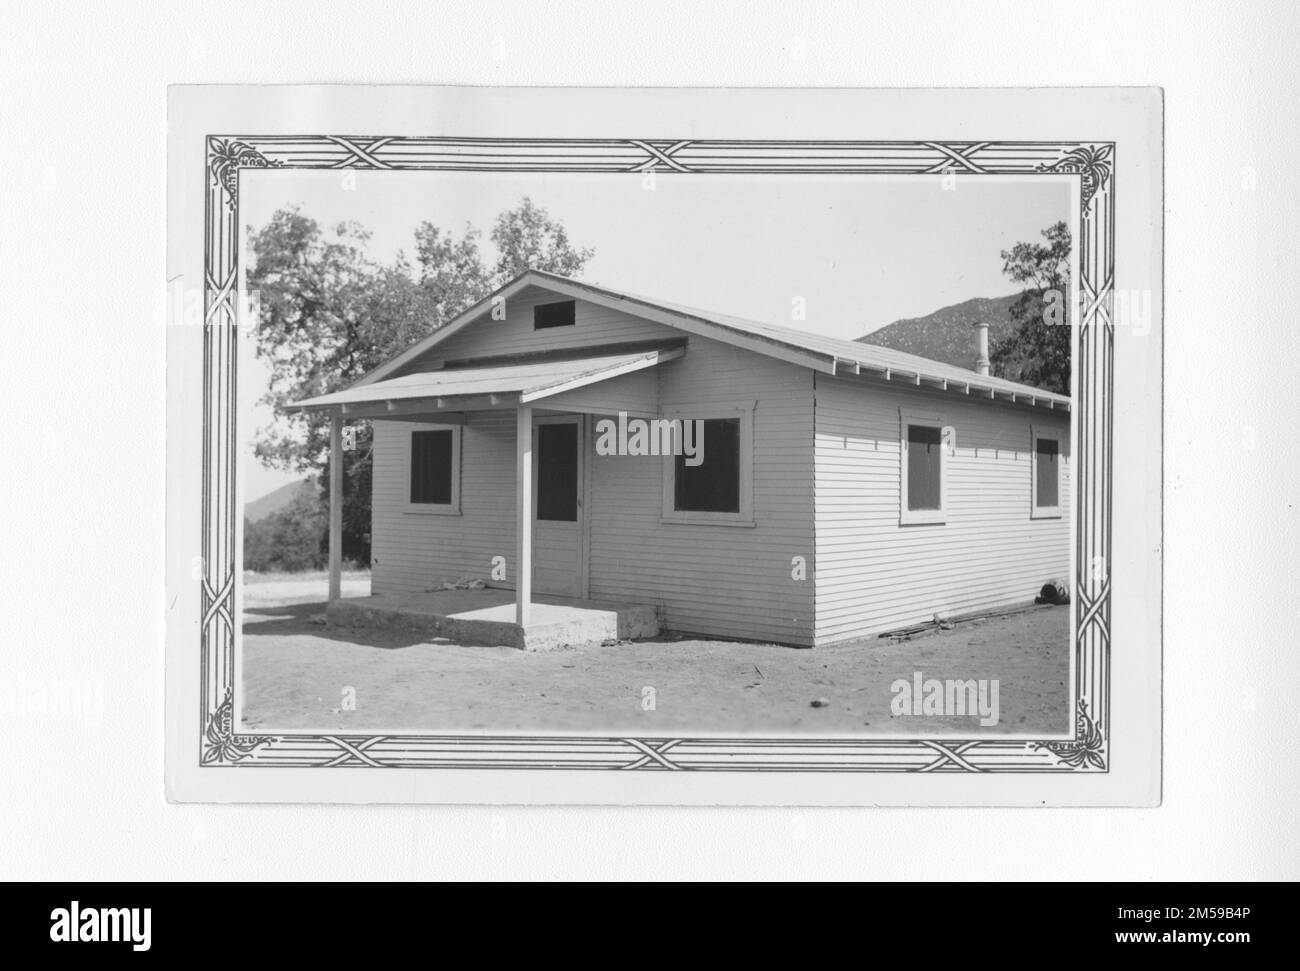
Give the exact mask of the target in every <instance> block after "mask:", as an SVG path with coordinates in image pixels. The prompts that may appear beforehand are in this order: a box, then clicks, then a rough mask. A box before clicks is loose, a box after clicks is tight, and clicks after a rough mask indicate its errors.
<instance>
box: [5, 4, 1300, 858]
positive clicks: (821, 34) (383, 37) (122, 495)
mask: <svg viewBox="0 0 1300 971" xmlns="http://www.w3.org/2000/svg"><path fill="white" fill-rule="evenodd" d="M1188 6H1189V5H1187V4H1182V5H1177V6H1176V7H1175V6H1173V5H1171V6H1170V9H1169V10H1168V11H1165V10H1162V9H1161V7H1160V6H1158V5H1156V4H1141V5H1140V4H1135V3H1132V2H1130V3H1124V4H1114V5H1112V4H1105V3H1092V4H1087V5H1082V4H1069V5H1064V4H1062V5H1056V4H1048V3H1043V2H1041V0H1040V2H1037V3H1033V4H1025V5H1013V4H989V3H986V4H965V5H960V6H959V5H951V6H948V5H944V4H935V3H929V4H925V5H910V6H907V7H904V6H903V5H886V4H873V5H871V6H870V7H869V8H868V7H862V8H861V9H859V6H858V5H852V6H849V5H845V6H843V7H839V6H831V5H819V6H816V7H811V6H809V7H798V6H796V5H792V4H781V5H776V4H770V5H755V4H745V5H734V6H733V5H726V4H711V5H709V6H708V7H704V6H702V5H700V4H698V3H697V4H683V5H681V6H680V7H677V6H671V5H662V6H661V5H656V4H653V3H638V4H636V5H633V6H629V7H626V8H624V7H618V8H614V6H613V5H610V4H601V5H595V6H593V7H592V8H591V9H584V8H582V7H580V6H579V5H571V6H569V7H566V8H565V10H566V12H565V13H563V14H561V13H557V12H556V10H555V9H554V8H552V7H550V5H548V6H547V7H545V8H536V9H535V8H533V7H524V6H522V5H515V4H503V5H493V4H487V3H481V2H480V3H473V4H467V5H465V6H464V7H463V8H450V7H447V8H444V7H442V6H441V5H433V4H429V3H421V4H411V5H407V6H401V5H395V4H390V5H385V6H384V8H383V9H384V10H385V11H390V13H388V14H386V15H385V17H383V18H380V17H378V16H376V14H375V13H372V12H371V11H370V9H369V8H368V7H362V6H347V7H344V6H340V7H337V8H333V9H334V11H335V12H332V13H330V12H326V11H328V10H330V9H331V8H328V7H323V6H321V7H317V6H311V7H308V6H306V5H303V6H296V5H290V4H277V5H271V4H258V5H255V6H254V5H247V6H242V5H238V4H225V5H221V6H219V7H212V8H209V9H208V10H206V11H197V10H196V11H194V12H192V13H187V14H186V15H184V17H181V16H180V15H177V14H173V13H170V12H168V11H166V10H162V9H158V10H154V9H151V8H147V7H140V8H136V7H134V6H131V5H121V6H119V7H118V8H116V9H113V10H111V11H105V12H100V11H96V10H82V9H77V10H72V11H70V12H68V13H66V14H65V13H60V12H58V11H50V10H46V9H44V8H42V9H41V10H39V11H38V12H33V13H27V14H20V13H19V12H17V11H13V10H10V11H7V12H6V19H7V21H8V23H7V25H6V28H7V29H6V31H5V37H4V39H3V41H0V44H2V45H3V49H2V50H0V80H3V93H2V94H0V122H3V124H0V137H3V139H4V146H3V149H0V323H2V324H3V327H4V330H3V344H2V345H0V381H2V384H0V387H3V389H4V392H5V401H6V403H7V405H8V407H7V409H6V414H5V425H6V431H7V432H8V434H7V435H6V436H5V444H6V446H7V448H6V451H5V458H6V461H5V464H4V473H5V474H4V475H3V476H0V490H2V491H3V495H2V496H0V499H2V500H3V511H4V515H3V518H0V522H3V526H2V527H0V530H2V534H0V535H3V544H2V545H0V549H2V550H3V553H4V555H3V556H0V681H3V680H5V679H9V680H10V681H11V682H16V681H17V680H19V679H22V678H23V677H28V678H36V677H43V678H71V679H88V680H94V681H100V682H102V683H103V686H104V711H103V715H102V718H101V719H99V721H98V724H96V725H87V724H85V723H84V721H82V722H79V721H77V720H75V719H67V718H61V719H53V718H47V719H41V718H31V717H25V718H19V717H15V713H14V712H12V711H7V712H0V746H2V747H3V751H4V762H3V770H2V775H0V780H2V781H0V818H3V819H4V820H5V822H6V825H5V827H4V834H3V835H2V836H0V877H8V878H21V877H32V878H67V879H79V878H85V879H90V878H101V879H112V878H166V877H178V878H186V879H195V878H229V879H254V878H259V877H261V878H277V879H291V878H300V877H305V878H313V877H323V878H337V879H361V878H408V877H431V876H456V877H471V878H473V877H498V876H507V875H510V876H538V877H562V876H567V877H599V878H607V877H612V876H625V875H633V874H635V875H643V876H648V877H670V876H681V875H696V876H705V875H707V876H715V877H743V876H778V875H781V876H793V877H870V878H918V877H931V878H944V877H961V878H981V877H982V878H1028V877H1059V878H1068V879H1090V878H1091V879H1100V878H1116V877H1120V878H1132V879H1151V878H1168V879H1179V878H1183V879H1212V878H1234V877H1235V878H1251V877H1275V878H1285V877H1291V878H1294V877H1295V876H1296V875H1297V870H1298V869H1300V867H1298V866H1297V863H1298V861H1297V850H1296V849H1295V844H1294V840H1293V839H1292V834H1293V830H1294V819H1295V815H1296V810H1297V808H1298V807H1297V802H1298V801H1300V796H1298V795H1297V794H1298V793H1300V768H1298V766H1300V760H1297V758H1296V756H1295V754H1294V753H1295V744H1296V743H1295V732H1296V722H1297V719H1296V718H1295V714H1294V712H1295V707H1294V706H1296V705H1297V703H1300V697H1298V696H1297V692H1296V689H1295V686H1296V685H1298V684H1300V679H1298V678H1297V674H1298V673H1300V672H1297V661H1296V649H1295V646H1294V645H1295V641H1296V637H1295V634H1294V630H1293V627H1294V624H1293V619H1292V614H1293V604H1294V596H1293V594H1292V582H1291V581H1292V575H1293V573H1294V569H1293V567H1292V563H1293V562H1294V560H1295V555H1294V549H1295V547H1296V541H1297V535H1296V534H1297V530H1296V515H1295V511H1294V508H1293V501H1292V500H1293V496H1294V494H1295V491H1296V490H1295V486H1294V483H1293V481H1292V478H1291V475H1290V472H1291V471H1292V470H1293V469H1294V468H1295V467H1296V445H1295V435H1294V433H1293V432H1291V431H1290V430H1289V428H1290V425H1291V424H1292V422H1291V412H1293V410H1294V403H1295V400H1296V392H1295V387H1296V382H1295V378H1294V371H1295V367H1294V365H1295V364H1296V361H1295V357H1296V354H1295V351H1294V349H1293V348H1294V338H1293V337H1292V336H1291V330H1292V328H1291V326H1289V325H1290V324H1291V320H1292V318H1293V316H1294V315H1293V313H1292V312H1291V310H1290V308H1289V300H1288V298H1289V297H1290V295H1291V293H1292V292H1293V290H1294V287H1293V283H1294V279H1295V269H1294V268H1295V262H1296V240H1297V239H1300V231H1298V230H1300V227H1298V226H1297V218H1296V204H1297V201H1298V200H1297V195H1298V193H1297V188H1296V181H1295V176H1294V174H1293V173H1294V164H1293V160H1294V158H1295V155H1296V149H1297V144H1296V142H1297V135H1296V109H1295V104H1296V102H1297V98H1296V96H1297V94H1298V93H1300V92H1297V87H1300V85H1297V80H1296V78H1295V76H1294V73H1292V71H1291V69H1292V67H1293V63H1292V62H1293V61H1294V55H1293V51H1292V49H1291V37H1292V36H1293V35H1294V33H1295V29H1296V27H1297V26H1298V25H1297V23H1296V21H1297V19H1300V13H1297V12H1296V10H1295V9H1294V5H1281V4H1278V5H1271V4H1270V5H1265V4H1253V5H1251V6H1250V7H1249V8H1244V9H1243V7H1242V6H1241V5H1231V6H1230V5H1227V4H1203V5H1190V6H1199V7H1200V8H1201V9H1199V10H1195V11H1189V10H1188V9H1187V8H1188ZM760 12H761V13H762V15H761V16H760ZM306 81H336V82H369V81H384V82H408V83H430V82H436V83H465V84H542V83H545V84H573V85H579V84H642V85H644V84H681V85H687V84H689V85H733V84H734V85H742V84H760V85H849V86H872V85H876V86H882V85H977V84H978V85H1026V84H1056V85H1075V84H1142V85H1161V86H1163V87H1164V88H1165V91H1166V106H1165V110H1166V122H1167V132H1166V210H1167V211H1166V219H1167V224H1166V225H1167V237H1166V250H1165V254H1166V268H1167V278H1166V329H1165V333H1166V363H1167V371H1166V426H1165V430H1166V475H1167V479H1166V500H1167V507H1166V527H1167V533H1166V544H1165V553H1166V572H1165V582H1166V599H1165V740H1166V743H1165V746H1166V747H1165V783H1164V799H1165V801H1164V805H1163V806H1162V807H1161V808H1159V809H1154V810H1104V811H1097V810H1089V811H1073V810H1037V811H1033V810H1030V811H1026V810H1020V811H1000V810H768V809H764V810H734V809H713V810H684V809H681V810H674V809H558V808H557V809H509V808H481V809H480V808H436V807H433V808H426V807H371V808H348V807H333V806H320V807H302V806H283V807H241V806H232V807H218V806H197V805H196V806H174V805H168V804H167V803H166V802H164V800H163V795H162V751H163V728H162V725H163V699H162V687H163V668H162V642H163V611H164V607H165V604H164V603H163V507H164V486H163V483H164V472H163V461H164V428H163V420H162V416H163V413H164V400H165V388H164V364H163V361H164V328H163V320H162V316H161V313H160V312H156V313H151V312H150V310H151V309H152V308H153V305H154V304H155V302H156V301H157V297H158V295H159V293H160V279H161V277H162V272H163V271H162V267H163V263H164V232H163V227H164V215H163V199H164V169H165V158H164V150H165V126H164V118H165V110H164V109H165V96H166V92H165V87H166V85H167V84H169V83H179V82H306ZM1123 420H1124V416H1123V414H1122V413H1120V414H1117V415H1116V421H1117V422H1120V421H1123Z"/></svg>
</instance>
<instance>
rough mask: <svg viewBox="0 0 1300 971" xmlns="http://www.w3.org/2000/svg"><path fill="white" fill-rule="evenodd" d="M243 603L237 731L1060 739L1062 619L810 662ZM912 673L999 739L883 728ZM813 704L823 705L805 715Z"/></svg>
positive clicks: (1000, 622) (784, 650)
mask: <svg viewBox="0 0 1300 971" xmlns="http://www.w3.org/2000/svg"><path fill="white" fill-rule="evenodd" d="M304 584H306V585H307V587H306V588H304V586H303V585H304ZM313 584H314V592H313V588H312V585H313ZM244 591H245V594H246V595H245V597H244V606H245V609H244V643H243V658H242V676H243V692H242V695H241V708H242V716H243V717H242V727H243V729H245V730H249V731H254V730H256V731H265V730H283V731H292V730H303V729H313V730H328V731H331V732H341V731H358V732H365V731H393V730H411V731H417V730H418V731H430V730H436V731H440V732H451V733H454V732H458V731H469V730H474V731H482V730H487V731H500V732H530V733H537V732H544V733H545V732H555V733H564V732H581V733H600V734H610V735H622V734H630V735H641V736H654V735H679V734H692V733H698V734H715V735H716V734H736V735H742V734H744V735H749V734H773V735H781V734H804V733H807V734H811V735H840V734H845V735H857V734H863V735H899V734H906V735H915V734H925V735H943V734H952V733H960V734H963V735H1006V734H1012V735H1022V734H1037V733H1047V734H1057V733H1062V732H1067V731H1068V730H1069V727H1070V705H1069V699H1068V686H1067V682H1068V680H1069V653H1070V652H1069V636H1068V631H1069V608H1068V607H1047V608H1035V609H1033V610H1031V611H1028V612H1026V613H1020V614H1014V615H1010V616H1004V617H999V618H994V619H989V620H984V621H975V622H970V623H964V624H959V625H958V626H957V627H956V628H955V629H954V630H951V631H942V632H937V633H933V634H926V635H923V636H918V637H915V638H913V639H911V640H904V641H889V640H881V639H877V638H872V639H868V640H862V641H856V642H853V643H850V644H842V645H836V646H834V647H823V648H816V649H814V650H799V649H796V648H790V647H782V646H777V645H765V644H748V643H734V642H726V641H710V640H694V639H676V638H673V637H664V638H659V639H655V640H650V641H638V642H635V643H630V644H623V645H619V646H615V647H591V648H567V649H563V650H559V651H553V652H548V653H525V652H522V651H516V650H513V649H509V648H493V647H465V646H460V645H455V644H449V643H447V642H446V641H440V640H429V639H427V637H426V635H420V634H412V633H403V632H397V631H369V632H360V631H356V630H331V629H328V628H326V627H325V626H323V625H322V624H320V623H319V619H320V615H321V614H322V612H323V611H324V609H325V605H324V603H323V597H322V592H323V587H322V586H321V581H320V580H318V579H308V580H302V579H299V578H293V579H287V578H286V579H277V578H270V579H266V578H259V580H258V581H257V582H250V583H248V584H247V585H246V586H245V587H244ZM368 592H369V582H368V578H366V577H365V576H364V574H360V575H355V576H351V575H350V576H349V577H348V578H345V583H344V595H345V596H363V595H365V594H366V593H368ZM917 671H920V672H922V675H923V678H924V679H931V678H936V679H940V680H944V679H949V678H953V679H961V680H966V679H976V680H979V679H994V678H996V679H997V680H998V682H999V686H998V700H999V720H998V724H997V725H996V726H989V727H980V725H979V720H978V718H975V717H966V716H957V715H950V716H939V715H929V716H914V715H904V716H895V715H894V714H893V713H892V712H891V702H892V701H893V699H894V697H895V696H894V694H893V693H892V692H891V688H890V686H891V684H892V683H893V682H894V681H895V680H897V679H904V680H907V681H909V682H910V681H912V680H913V677H914V674H915V672H917ZM647 688H651V689H653V701H654V705H653V708H652V709H650V710H647V708H646V706H645V704H644V701H643V699H645V698H646V697H647V692H646V689H647ZM349 689H351V691H349ZM817 699H824V700H825V702H826V705H825V706H824V707H813V706H812V702H813V701H814V700H817Z"/></svg>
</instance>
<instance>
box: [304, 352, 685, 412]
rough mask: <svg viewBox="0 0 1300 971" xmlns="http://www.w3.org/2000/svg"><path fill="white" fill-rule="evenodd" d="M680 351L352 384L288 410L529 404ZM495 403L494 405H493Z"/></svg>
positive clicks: (502, 366) (462, 369)
mask: <svg viewBox="0 0 1300 971" xmlns="http://www.w3.org/2000/svg"><path fill="white" fill-rule="evenodd" d="M681 354H682V349H681V348H680V347H673V348H665V349H659V350H649V351H646V350H641V351H638V352H636V353H624V354H609V355H604V356H600V357H573V358H563V359H559V360H548V361H544V362H539V363H527V364H500V365H481V366H467V367H454V368H446V369H444V370H438V371H421V372H417V373H415V374H406V375H403V376H402V377H398V378H389V379H388V380H386V381H376V382H374V383H373V384H365V385H360V386H357V385H353V386H352V387H349V388H345V389H344V390H342V391H335V392H333V393H332V394H324V395H319V396H317V397H315V398H305V399H303V400H302V401H295V402H294V403H293V404H291V405H286V406H285V410H286V411H319V410H325V409H332V408H342V409H343V411H344V412H346V411H347V410H348V406H350V405H384V404H386V403H388V402H394V403H396V402H411V401H412V400H416V399H455V400H456V401H457V402H464V401H466V400H467V399H480V398H490V397H492V396H496V397H499V398H502V399H503V400H501V401H500V402H499V403H500V404H502V405H508V404H529V403H530V402H533V401H539V400H541V399H544V398H548V397H550V396H552V395H556V394H560V393H561V392H563V391H570V390H572V389H574V388H581V387H584V386H585V385H589V384H595V383H596V382H598V381H605V380H608V379H609V378H614V377H618V376H619V375H622V374H630V373H632V372H633V371H640V370H642V369H644V368H648V367H653V366H654V365H656V364H660V363H662V362H664V361H671V360H673V359H674V358H677V357H680V356H681ZM494 403H496V402H494Z"/></svg>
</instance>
